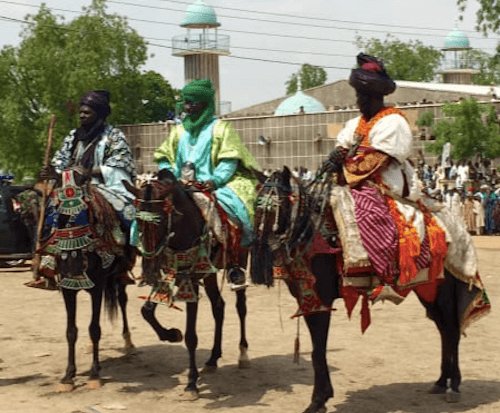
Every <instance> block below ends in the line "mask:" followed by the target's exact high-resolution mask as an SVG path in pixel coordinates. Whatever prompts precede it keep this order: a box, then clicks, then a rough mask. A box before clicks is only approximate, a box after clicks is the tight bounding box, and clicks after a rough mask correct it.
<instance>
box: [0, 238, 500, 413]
mask: <svg viewBox="0 0 500 413" xmlns="http://www.w3.org/2000/svg"><path fill="white" fill-rule="evenodd" d="M475 243H476V245H477V247H478V254H479V258H480V269H481V272H482V277H483V280H484V282H485V284H486V286H487V288H488V291H489V295H490V298H491V300H492V302H493V311H492V313H491V314H490V315H489V316H488V317H486V318H484V319H482V320H481V321H479V322H478V323H476V324H474V325H473V326H472V327H470V328H469V330H468V331H467V333H468V336H467V337H465V338H464V339H463V340H462V342H461V368H462V376H463V383H462V387H461V389H462V401H461V402H459V403H457V404H447V403H446V402H445V401H444V398H443V396H440V395H430V394H427V393H426V391H427V389H428V388H430V386H431V383H432V382H433V381H434V380H436V379H437V377H438V372H439V360H440V358H439V357H440V344H439V337H438V333H437V330H436V329H435V327H434V325H433V323H432V322H431V321H429V320H428V319H426V318H425V315H424V310H423V307H421V306H420V304H419V302H418V300H417V299H416V297H415V296H414V295H411V296H409V297H408V299H407V300H406V301H405V302H404V303H403V304H401V305H400V306H394V305H393V304H391V303H386V304H377V305H376V306H375V307H373V308H372V325H371V326H370V328H369V329H368V331H367V332H366V333H365V334H364V335H361V333H360V325H359V316H358V312H359V311H358V310H359V308H358V309H355V313H356V315H355V317H353V319H352V320H348V319H347V317H346V314H345V311H344V306H343V303H342V302H337V304H336V307H337V309H338V311H336V312H335V313H334V316H333V320H332V327H331V330H330V332H331V333H330V339H329V345H328V361H329V365H330V370H331V376H332V379H333V382H334V386H335V398H334V399H332V400H330V401H329V403H328V412H330V413H333V412H336V413H361V412H363V413H366V412H368V413H389V412H391V413H443V412H461V413H465V412H478V413H479V412H500V371H499V367H500V351H499V350H500V316H499V313H498V310H497V309H498V301H499V300H498V297H500V274H499V270H498V269H499V268H500V253H499V252H500V237H476V238H475ZM30 276H31V274H30V273H29V272H28V271H27V268H18V269H10V270H6V269H1V270H0V282H1V287H2V288H1V290H0V412H2V413H11V412H23V413H30V412H34V413H35V412H36V413H38V412H50V413H52V412H54V413H105V412H113V411H127V412H134V413H135V412H137V413H142V412H155V413H156V412H176V413H184V412H202V411H223V412H252V413H254V412H268V413H278V412H301V411H302V410H303V409H304V408H305V407H306V406H307V405H308V402H309V399H310V396H311V392H312V374H313V371H312V367H311V363H310V350H311V346H310V340H309V336H308V333H307V330H306V327H305V324H304V322H303V321H301V322H300V337H301V358H300V363H299V364H294V363H293V362H292V359H293V342H294V337H295V333H296V330H297V323H296V321H293V320H290V318H289V316H290V315H291V314H293V312H294V311H295V308H296V305H295V302H294V301H293V299H292V298H291V297H290V296H289V294H288V291H287V290H286V288H284V287H281V288H280V287H275V288H273V289H270V290H268V289H266V288H264V287H250V288H249V289H248V309H249V311H248V339H249V344H250V351H249V355H250V358H251V363H252V364H251V368H250V369H246V370H240V369H238V365H237V356H238V334H239V333H238V328H239V324H238V319H237V315H236V312H235V311H234V301H235V297H234V294H233V293H231V292H230V291H229V290H228V289H227V287H226V288H225V289H224V291H223V294H224V298H225V300H226V321H225V328H224V341H223V351H224V355H223V358H222V359H221V361H220V364H219V366H220V368H219V370H218V371H217V372H216V373H214V374H211V375H203V376H202V377H201V380H200V390H201V394H200V396H201V397H200V399H199V400H197V401H194V402H187V401H183V400H182V398H181V397H180V394H181V393H182V390H183V388H184V386H185V384H186V379H187V378H186V372H187V369H186V368H187V352H186V350H185V348H184V345H183V344H166V343H161V342H159V341H158V340H157V338H156V336H155V334H154V333H153V331H152V330H151V329H150V327H149V326H148V325H147V324H146V322H145V321H143V320H142V318H141V315H140V307H141V305H142V301H141V300H139V299H137V296H138V295H141V294H144V293H145V290H144V289H140V288H138V287H136V286H132V287H130V288H129V289H128V291H129V297H130V301H129V317H130V324H131V328H132V338H133V341H134V344H135V346H136V347H137V349H136V352H135V354H132V355H126V354H124V353H122V351H121V347H122V344H123V342H122V339H121V334H120V332H121V323H120V321H119V320H117V321H116V322H115V324H114V325H113V324H111V323H110V322H109V321H108V320H107V319H105V320H103V323H102V327H103V334H102V341H101V343H102V346H101V348H102V351H101V360H102V376H103V378H104V385H103V387H102V388H101V389H98V390H90V389H88V388H87V387H85V379H86V376H85V374H86V372H87V371H88V368H89V367H90V363H91V357H90V354H88V353H86V345H87V342H88V335H87V325H88V323H89V298H88V296H87V295H86V294H80V297H79V311H78V325H79V327H80V338H79V341H78V346H77V350H78V352H77V364H78V369H79V371H78V376H77V378H76V381H77V388H76V389H75V390H74V391H73V392H71V393H65V394H60V393H56V392H55V390H56V384H57V382H58V380H59V379H60V378H61V377H62V375H63V372H64V370H65V368H66V341H65V311H64V306H63V300H62V297H61V295H60V294H59V293H57V292H48V291H41V290H36V289H32V288H26V287H24V286H23V285H22V284H23V282H24V281H27V280H28V279H29V278H30ZM158 316H159V318H160V320H161V321H162V322H163V323H164V324H167V325H168V326H169V327H172V326H176V327H179V328H181V329H183V326H184V318H185V313H184V312H179V311H175V310H171V309H167V308H165V307H163V306H162V307H161V308H159V309H158ZM212 331H213V322H212V317H211V312H210V308H209V303H208V300H207V298H206V297H204V298H202V300H201V302H200V311H199V321H198V333H199V350H198V363H199V366H200V367H201V366H202V365H203V363H204V361H205V360H206V359H207V358H208V355H209V349H210V347H211V342H212Z"/></svg>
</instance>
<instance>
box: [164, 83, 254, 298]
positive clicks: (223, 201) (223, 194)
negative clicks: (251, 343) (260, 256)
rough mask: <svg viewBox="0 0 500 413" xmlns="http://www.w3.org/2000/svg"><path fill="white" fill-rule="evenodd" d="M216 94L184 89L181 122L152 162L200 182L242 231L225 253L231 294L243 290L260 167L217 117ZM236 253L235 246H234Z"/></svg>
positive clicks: (196, 86)
mask: <svg viewBox="0 0 500 413" xmlns="http://www.w3.org/2000/svg"><path fill="white" fill-rule="evenodd" d="M214 96H215V90H214V89H213V87H212V83H211V82H210V80H208V79H201V80H193V81H192V82H190V83H189V84H187V85H186V86H185V87H184V88H183V89H182V95H181V99H182V100H181V102H180V105H182V109H183V111H184V112H185V117H184V119H183V121H182V124H181V125H177V126H175V127H174V128H173V129H172V131H171V133H170V136H169V138H168V139H167V140H166V141H165V142H164V143H163V144H162V145H161V146H160V147H159V148H158V149H157V151H156V152H155V154H154V159H155V161H156V162H157V163H158V168H159V174H158V177H159V178H160V179H161V176H162V170H164V169H168V170H170V171H171V172H173V173H174V174H175V176H176V177H177V178H180V179H181V180H183V181H184V182H186V183H192V182H200V183H202V184H203V189H204V190H206V191H213V193H214V194H215V198H216V200H217V202H218V203H219V205H220V206H221V207H222V209H223V210H224V211H225V213H227V215H228V216H229V217H230V218H231V219H232V220H233V221H234V222H236V224H237V225H238V227H239V228H240V230H241V242H240V246H241V248H240V251H239V253H238V252H237V251H227V252H228V259H229V261H230V262H229V271H228V278H229V282H230V283H231V287H232V289H234V290H237V289H239V288H244V287H245V286H246V281H245V273H244V271H243V270H242V268H241V267H246V259H247V258H246V251H245V247H247V246H248V245H249V244H250V242H251V236H252V222H253V213H254V206H253V204H254V201H255V198H256V183H257V182H256V179H255V178H254V176H253V171H254V170H258V169H259V166H258V164H257V162H256V160H255V159H254V158H253V156H252V155H251V154H250V152H249V151H248V149H247V148H246V147H245V146H244V145H243V143H242V142H241V140H240V137H239V135H238V133H237V132H236V131H235V130H234V128H233V127H232V125H231V124H230V123H228V122H224V121H222V120H219V119H217V118H216V117H215V99H214ZM236 248H238V245H237V246H236Z"/></svg>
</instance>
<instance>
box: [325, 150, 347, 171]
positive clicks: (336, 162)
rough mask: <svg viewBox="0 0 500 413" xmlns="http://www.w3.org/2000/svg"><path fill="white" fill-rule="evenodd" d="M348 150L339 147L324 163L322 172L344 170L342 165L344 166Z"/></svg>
mask: <svg viewBox="0 0 500 413" xmlns="http://www.w3.org/2000/svg"><path fill="white" fill-rule="evenodd" d="M347 152H348V149H346V148H343V147H341V146H337V147H336V148H335V149H334V150H333V151H331V152H330V154H329V155H328V159H326V160H325V161H324V162H323V165H322V166H321V170H322V171H324V172H339V171H341V170H342V165H343V164H344V159H345V156H346V155H347Z"/></svg>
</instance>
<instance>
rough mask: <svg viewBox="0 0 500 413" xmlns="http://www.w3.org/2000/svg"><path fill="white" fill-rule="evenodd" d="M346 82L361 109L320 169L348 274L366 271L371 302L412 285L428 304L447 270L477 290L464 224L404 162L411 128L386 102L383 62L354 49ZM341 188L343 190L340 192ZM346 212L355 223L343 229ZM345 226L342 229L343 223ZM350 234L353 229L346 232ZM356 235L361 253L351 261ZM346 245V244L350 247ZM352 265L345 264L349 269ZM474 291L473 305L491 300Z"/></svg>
mask: <svg viewBox="0 0 500 413" xmlns="http://www.w3.org/2000/svg"><path fill="white" fill-rule="evenodd" d="M357 62H358V68H356V69H353V70H352V72H351V76H350V78H349V83H350V85H351V86H352V87H353V88H354V89H355V90H356V97H357V104H358V107H359V110H360V112H361V116H358V117H356V118H354V119H352V120H350V121H348V122H347V123H346V125H345V128H344V129H343V130H342V131H341V132H340V133H339V135H338V137H337V146H336V148H335V149H334V150H333V151H332V152H331V153H330V155H329V157H328V159H327V160H326V161H325V163H324V165H323V170H327V171H331V172H338V175H339V178H338V179H339V183H341V184H342V183H344V184H346V185H344V186H339V187H337V188H336V192H335V194H334V195H333V199H336V201H335V202H336V203H337V208H334V210H335V211H337V213H338V211H340V210H342V212H343V213H344V216H341V215H340V214H338V216H337V215H336V216H335V219H336V221H337V224H339V222H340V228H339V233H340V238H341V242H342V244H345V245H342V247H343V249H344V250H345V251H347V250H350V251H349V252H350V254H349V253H346V254H344V268H345V271H346V275H349V271H350V270H351V271H352V273H356V277H358V278H357V279H356V280H357V281H356V282H359V281H360V278H359V277H360V275H361V274H366V275H367V277H366V280H367V282H366V287H367V294H368V296H369V298H370V299H372V300H374V301H375V300H378V299H381V298H386V299H391V300H393V301H394V302H401V300H402V299H403V298H404V297H405V296H406V295H407V294H408V293H409V292H410V291H411V290H412V289H413V288H415V289H416V291H417V293H418V294H419V296H420V297H421V298H423V299H427V300H429V301H433V299H434V297H435V296H436V288H437V285H438V281H439V280H441V279H442V278H443V269H444V265H445V261H446V266H447V269H448V270H450V271H451V272H452V273H453V275H454V276H455V277H457V278H459V279H461V280H463V281H465V282H467V283H470V284H474V285H475V286H477V287H478V289H479V290H481V291H482V290H483V287H482V283H481V281H480V279H479V276H478V274H477V259H476V255H475V250H474V247H473V245H472V240H471V238H470V236H469V234H468V233H467V231H466V229H465V227H464V226H463V225H461V224H460V223H459V222H457V220H456V219H453V217H452V216H451V214H450V213H449V211H447V210H446V209H442V208H441V207H439V206H438V205H436V204H435V203H434V202H433V201H432V200H431V199H430V198H427V197H425V196H424V195H423V193H422V190H421V185H420V182H419V180H418V178H417V175H416V173H415V171H414V169H413V167H412V164H411V163H410V161H409V157H410V155H411V151H412V133H411V129H410V127H409V124H408V122H407V120H406V118H405V115H404V114H403V112H402V111H400V110H399V109H396V108H394V107H388V106H385V105H384V96H385V95H388V94H390V93H392V92H393V91H394V90H395V89H396V84H395V83H394V81H393V80H392V79H391V78H390V77H389V75H388V74H387V72H386V70H385V68H384V64H383V62H381V61H380V60H378V59H376V58H374V57H371V56H368V55H366V54H363V53H360V54H359V55H358V56H357ZM341 192H342V193H341ZM346 215H350V216H351V217H352V219H353V221H355V223H356V228H355V229H353V230H352V231H351V229H352V228H353V227H352V226H351V227H348V225H347V222H348V220H345V216H346ZM343 221H344V222H345V223H346V225H345V226H343V225H342V222H343ZM349 231H351V232H349ZM354 240H359V241H360V243H361V244H362V247H363V250H359V249H358V250H357V251H358V252H359V251H361V252H360V253H359V255H358V257H356V258H359V259H358V260H356V259H354V258H353V251H354V248H353V247H354V245H351V244H352V243H356V244H358V242H357V241H354ZM350 243H351V244H350ZM349 267H351V268H349ZM483 298H484V299H485V300H487V298H485V297H482V295H481V294H479V295H478V299H477V302H476V304H477V307H476V310H477V311H480V310H481V309H484V310H487V308H489V305H486V304H487V303H486V302H482V300H483Z"/></svg>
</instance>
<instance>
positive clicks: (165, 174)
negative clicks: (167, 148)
mask: <svg viewBox="0 0 500 413" xmlns="http://www.w3.org/2000/svg"><path fill="white" fill-rule="evenodd" d="M176 180H177V179H175V175H174V174H173V173H172V171H170V170H169V169H167V168H163V169H160V170H159V171H158V181H160V182H163V183H169V184H171V183H172V182H175V181H176Z"/></svg>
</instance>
